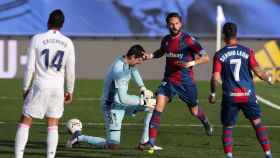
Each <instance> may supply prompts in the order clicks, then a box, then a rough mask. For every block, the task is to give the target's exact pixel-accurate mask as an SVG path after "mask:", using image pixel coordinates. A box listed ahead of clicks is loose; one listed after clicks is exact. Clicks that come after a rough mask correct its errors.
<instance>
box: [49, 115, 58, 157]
mask: <svg viewBox="0 0 280 158" xmlns="http://www.w3.org/2000/svg"><path fill="white" fill-rule="evenodd" d="M58 121H59V119H58V118H52V117H48V118H47V124H48V135H47V158H54V157H55V154H56V148H57V144H58Z"/></svg>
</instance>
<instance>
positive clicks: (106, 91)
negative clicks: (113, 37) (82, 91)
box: [67, 45, 156, 149]
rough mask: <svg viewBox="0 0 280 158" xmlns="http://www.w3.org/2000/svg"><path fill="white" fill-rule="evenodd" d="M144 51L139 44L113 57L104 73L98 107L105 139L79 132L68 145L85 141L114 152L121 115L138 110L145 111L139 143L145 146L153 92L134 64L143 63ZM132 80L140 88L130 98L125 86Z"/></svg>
mask: <svg viewBox="0 0 280 158" xmlns="http://www.w3.org/2000/svg"><path fill="white" fill-rule="evenodd" d="M144 52H145V50H144V49H143V47H142V46H140V45H133V46H132V47H131V48H130V49H129V50H128V52H127V53H126V54H125V55H123V56H119V57H117V58H116V60H115V61H114V62H113V63H112V65H111V66H110V67H109V70H108V72H107V74H106V78H105V82H104V88H103V96H102V100H101V107H102V111H103V115H104V120H105V128H106V140H105V139H103V138H100V137H92V136H86V135H82V134H81V132H80V131H76V132H74V134H73V135H72V137H71V139H70V140H69V141H68V143H67V145H68V146H72V145H73V144H75V143H77V142H87V143H89V144H92V145H96V146H99V147H105V148H108V149H117V148H119V144H120V137H121V125H122V121H123V118H124V115H125V114H126V115H132V116H134V115H135V114H136V113H137V112H139V111H144V112H146V115H145V119H144V129H143V133H142V137H141V140H140V143H139V146H138V147H139V148H140V149H141V145H142V144H145V143H146V142H147V141H148V140H149V135H148V132H149V122H150V119H151V116H152V111H153V109H154V106H155V104H156V100H155V99H153V98H152V97H153V92H151V91H150V90H148V89H146V88H145V86H144V82H143V80H142V78H141V76H140V73H139V72H138V70H137V69H136V68H135V65H137V64H141V63H142V62H143V55H144ZM131 78H132V79H133V80H134V81H135V83H136V84H137V85H138V87H139V88H140V95H139V96H136V95H129V94H127V91H128V84H129V81H130V79H131Z"/></svg>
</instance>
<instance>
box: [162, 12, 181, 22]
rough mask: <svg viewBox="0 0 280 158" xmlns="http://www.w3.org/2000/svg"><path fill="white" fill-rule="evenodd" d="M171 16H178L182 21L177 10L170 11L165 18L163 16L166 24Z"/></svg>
mask: <svg viewBox="0 0 280 158" xmlns="http://www.w3.org/2000/svg"><path fill="white" fill-rule="evenodd" d="M173 17H176V18H178V19H179V20H180V21H181V22H182V17H181V16H180V15H179V14H178V13H177V12H171V13H169V14H168V15H167V16H166V18H165V22H166V23H167V24H168V23H169V20H170V19H171V18H173Z"/></svg>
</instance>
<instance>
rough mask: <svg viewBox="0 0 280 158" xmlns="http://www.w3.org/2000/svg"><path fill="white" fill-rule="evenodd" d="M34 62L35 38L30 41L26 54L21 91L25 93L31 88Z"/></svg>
mask: <svg viewBox="0 0 280 158" xmlns="http://www.w3.org/2000/svg"><path fill="white" fill-rule="evenodd" d="M35 60H36V36H34V37H33V38H32V39H31V42H30V46H29V49H28V52H27V64H26V65H25V69H24V77H23V91H26V90H28V89H29V88H30V86H31V81H32V78H33V74H34V71H35V62H36V61H35Z"/></svg>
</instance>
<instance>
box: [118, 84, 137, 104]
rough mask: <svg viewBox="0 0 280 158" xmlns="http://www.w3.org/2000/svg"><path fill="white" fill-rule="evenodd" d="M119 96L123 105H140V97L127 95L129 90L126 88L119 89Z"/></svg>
mask: <svg viewBox="0 0 280 158" xmlns="http://www.w3.org/2000/svg"><path fill="white" fill-rule="evenodd" d="M117 94H118V96H119V101H120V102H121V104H125V105H140V97H139V96H136V95H129V94H127V89H126V88H125V87H122V86H120V87H118V88H117Z"/></svg>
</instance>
